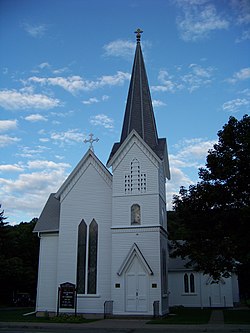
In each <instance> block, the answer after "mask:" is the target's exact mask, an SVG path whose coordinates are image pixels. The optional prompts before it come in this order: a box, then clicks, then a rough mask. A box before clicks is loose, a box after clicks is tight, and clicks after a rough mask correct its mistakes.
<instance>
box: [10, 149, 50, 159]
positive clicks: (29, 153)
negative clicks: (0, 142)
mask: <svg viewBox="0 0 250 333" xmlns="http://www.w3.org/2000/svg"><path fill="white" fill-rule="evenodd" d="M50 149H51V148H48V147H45V146H36V147H32V148H30V147H27V146H21V147H19V151H20V152H18V153H17V154H16V156H21V157H25V158H38V157H39V156H40V155H41V154H43V153H44V152H45V151H47V150H50Z"/></svg>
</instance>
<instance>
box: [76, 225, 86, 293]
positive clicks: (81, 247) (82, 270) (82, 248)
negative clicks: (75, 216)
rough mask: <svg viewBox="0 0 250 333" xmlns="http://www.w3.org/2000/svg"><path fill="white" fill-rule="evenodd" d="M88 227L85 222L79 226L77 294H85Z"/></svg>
mask: <svg viewBox="0 0 250 333" xmlns="http://www.w3.org/2000/svg"><path fill="white" fill-rule="evenodd" d="M86 242H87V225H86V223H85V222H84V220H82V221H81V223H80V224H79V226H78V245H77V292H78V293H79V294H84V293H85V276H86Z"/></svg>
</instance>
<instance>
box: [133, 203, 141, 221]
mask: <svg viewBox="0 0 250 333" xmlns="http://www.w3.org/2000/svg"><path fill="white" fill-rule="evenodd" d="M131 224H141V208H140V206H139V205H138V204H134V205H132V206H131Z"/></svg>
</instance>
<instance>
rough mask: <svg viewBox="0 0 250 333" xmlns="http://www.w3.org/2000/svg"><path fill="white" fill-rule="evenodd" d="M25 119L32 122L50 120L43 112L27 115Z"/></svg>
mask: <svg viewBox="0 0 250 333" xmlns="http://www.w3.org/2000/svg"><path fill="white" fill-rule="evenodd" d="M24 119H25V120H27V121H30V122H32V123H34V122H37V121H47V120H48V119H47V118H46V117H44V116H42V115H41V114H38V113H36V114H31V115H29V116H27V117H25V118H24Z"/></svg>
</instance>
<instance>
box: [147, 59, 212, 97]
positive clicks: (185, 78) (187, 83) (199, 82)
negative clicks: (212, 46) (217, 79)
mask: <svg viewBox="0 0 250 333" xmlns="http://www.w3.org/2000/svg"><path fill="white" fill-rule="evenodd" d="M214 70H215V69H214V68H213V67H211V66H209V67H202V66H201V65H198V64H190V65H189V66H188V68H184V66H181V67H179V69H178V71H177V72H176V74H175V76H174V75H171V74H169V72H168V71H166V70H161V71H160V72H159V75H158V80H159V82H160V84H161V85H157V86H152V88H151V89H152V91H160V92H171V93H175V92H176V91H179V90H183V89H187V90H188V91H189V92H193V91H194V90H197V89H199V88H201V87H203V86H207V85H209V84H210V83H211V82H212V80H213V72H214Z"/></svg>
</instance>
